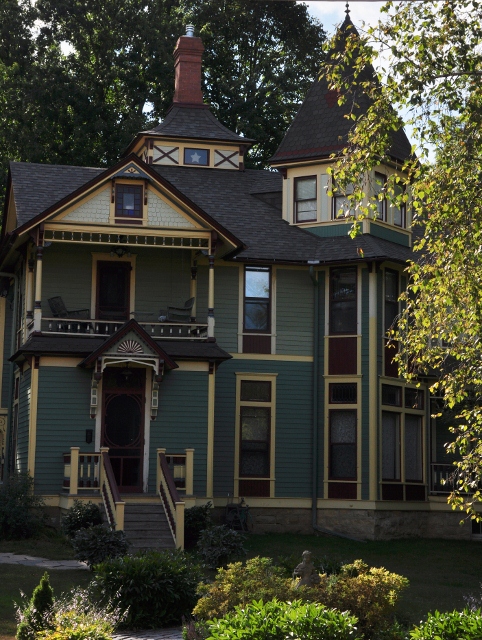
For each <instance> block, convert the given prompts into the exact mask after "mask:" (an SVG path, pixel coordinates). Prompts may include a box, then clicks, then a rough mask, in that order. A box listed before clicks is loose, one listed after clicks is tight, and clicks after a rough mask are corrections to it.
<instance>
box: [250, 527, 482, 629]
mask: <svg viewBox="0 0 482 640" xmlns="http://www.w3.org/2000/svg"><path fill="white" fill-rule="evenodd" d="M246 546H247V548H248V556H249V557H253V556H256V555H261V556H271V557H274V558H276V557H281V556H284V557H286V556H290V555H291V554H295V556H296V558H297V560H296V562H301V554H302V552H303V551H304V550H305V549H308V550H309V551H312V552H313V553H314V554H315V555H316V556H318V557H322V556H327V557H328V558H332V559H333V560H341V561H346V562H352V561H353V560H355V559H357V558H361V559H362V560H364V561H365V562H366V563H367V564H369V565H371V566H376V567H385V568H386V569H388V570H389V571H393V572H395V573H399V574H401V575H404V576H405V577H407V578H408V579H409V580H410V586H409V588H408V589H407V590H406V591H405V592H404V594H403V596H402V598H401V601H400V603H399V606H398V612H397V613H398V615H399V616H400V617H401V619H403V620H406V621H408V622H410V623H411V624H413V623H418V622H419V621H420V620H421V619H423V618H424V617H425V616H426V614H427V613H428V612H429V611H435V609H438V610H439V611H452V610H454V609H461V608H463V607H464V604H465V603H464V596H467V595H468V594H470V593H473V594H478V593H479V592H480V582H481V580H482V544H481V543H480V542H468V541H460V540H436V539H434V540H428V539H419V538H417V539H408V540H390V541H383V542H364V543H363V542H354V541H352V540H346V539H344V538H335V537H330V536H322V535H320V536H315V535H311V536H300V535H291V534H267V535H251V536H249V539H248V542H247V545H246ZM294 566H295V565H293V568H294Z"/></svg>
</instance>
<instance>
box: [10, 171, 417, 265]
mask: <svg viewBox="0 0 482 640" xmlns="http://www.w3.org/2000/svg"><path fill="white" fill-rule="evenodd" d="M150 168H151V169H153V170H154V171H155V172H156V173H158V174H159V175H160V176H162V177H163V178H164V179H165V180H167V181H168V182H169V183H170V184H172V186H173V187H175V188H176V189H178V190H179V191H180V192H181V193H182V194H184V195H185V196H187V198H189V199H190V200H191V201H192V202H194V203H196V205H197V206H199V207H200V208H201V209H202V210H203V211H204V212H205V213H207V214H208V215H209V216H211V217H212V218H213V219H214V220H215V221H216V222H218V223H219V224H221V225H222V226H223V227H224V228H226V229H228V230H229V231H230V232H231V233H233V234H234V235H235V236H236V237H237V238H239V240H240V241H241V242H242V243H243V244H244V245H246V249H244V250H243V251H241V252H240V253H239V254H238V255H237V256H236V258H235V259H236V260H246V261H247V260H251V261H267V262H272V263H277V262H278V263H279V262H306V261H313V260H317V261H320V262H326V263H335V262H343V261H345V262H347V261H352V260H362V259H364V260H384V259H389V260H396V261H400V262H405V261H406V260H408V259H410V257H411V256H412V252H411V249H410V248H408V247H405V246H402V245H399V244H396V243H393V242H389V241H387V240H383V239H380V238H376V237H374V236H370V235H366V234H364V235H360V236H358V237H357V238H356V239H355V240H351V239H350V238H349V237H348V235H346V236H337V237H330V238H323V237H319V236H316V235H315V234H314V233H311V232H310V231H307V230H304V229H300V228H298V227H294V226H291V225H289V224H288V223H287V222H286V221H285V220H283V219H282V217H281V211H280V210H279V208H278V207H276V206H273V204H270V203H276V202H277V201H278V202H279V198H276V197H275V196H276V194H277V193H280V192H281V187H282V177H281V175H280V174H279V173H278V172H274V171H262V170H255V169H247V170H245V171H221V170H219V169H209V168H203V169H200V168H198V167H168V166H153V165H151V167H150ZM11 171H12V173H11V175H12V184H13V189H14V194H18V198H17V197H16V199H15V203H16V205H17V207H18V216H19V220H20V223H21V224H23V223H25V222H27V221H28V220H30V219H31V218H33V217H34V216H35V215H37V214H38V213H41V212H42V211H43V210H45V209H47V208H48V207H50V206H52V205H54V204H55V203H56V202H58V200H59V199H61V198H62V197H64V196H65V195H68V194H69V193H71V192H73V191H75V190H76V189H78V188H79V186H82V185H81V184H79V182H81V181H82V180H84V181H85V183H88V182H90V180H91V179H92V178H93V177H95V176H97V175H98V174H99V173H101V172H102V171H103V169H93V168H86V169H85V168H82V167H70V166H65V167H62V166H59V165H32V164H29V163H24V162H21V163H12V166H11ZM46 185H47V187H46ZM37 193H41V194H42V197H41V198H39V200H38V201H37V200H36V199H35V196H32V194H37ZM263 194H265V196H266V197H263ZM260 196H261V197H260ZM349 227H350V225H349V224H347V234H348V230H349Z"/></svg>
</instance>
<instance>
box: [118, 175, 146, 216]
mask: <svg viewBox="0 0 482 640" xmlns="http://www.w3.org/2000/svg"><path fill="white" fill-rule="evenodd" d="M124 189H135V190H136V191H138V192H139V201H140V205H139V209H138V211H139V215H133V216H130V215H124V214H122V213H121V214H119V213H118V211H119V209H118V206H119V197H120V193H119V192H120V191H121V190H124ZM145 189H146V187H145V185H143V184H138V183H137V184H128V183H126V182H115V185H114V189H113V191H114V202H113V204H114V223H115V224H132V225H139V224H143V223H144V220H145V212H144V200H145V197H146V191H145ZM122 211H124V209H122Z"/></svg>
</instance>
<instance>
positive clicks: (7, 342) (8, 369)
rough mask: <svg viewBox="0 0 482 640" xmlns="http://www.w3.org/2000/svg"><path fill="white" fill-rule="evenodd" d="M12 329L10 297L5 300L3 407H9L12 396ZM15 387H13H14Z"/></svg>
mask: <svg viewBox="0 0 482 640" xmlns="http://www.w3.org/2000/svg"><path fill="white" fill-rule="evenodd" d="M12 329H13V300H9V299H8V298H7V299H6V301H5V334H4V343H3V363H2V367H3V376H2V407H4V408H9V406H10V397H9V390H10V384H11V377H12V374H13V367H12V363H11V362H9V358H10V356H11V355H12V354H11V344H12ZM12 389H13V387H12Z"/></svg>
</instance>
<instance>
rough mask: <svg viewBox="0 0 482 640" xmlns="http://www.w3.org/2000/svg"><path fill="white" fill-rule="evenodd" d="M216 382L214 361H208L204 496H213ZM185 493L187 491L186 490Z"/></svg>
mask: <svg viewBox="0 0 482 640" xmlns="http://www.w3.org/2000/svg"><path fill="white" fill-rule="evenodd" d="M215 382H216V374H215V366H214V362H210V363H209V375H208V434H207V435H208V442H207V453H206V458H207V459H206V464H207V477H206V498H212V497H213V476H214V400H215V395H214V389H215ZM186 493H187V492H186Z"/></svg>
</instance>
